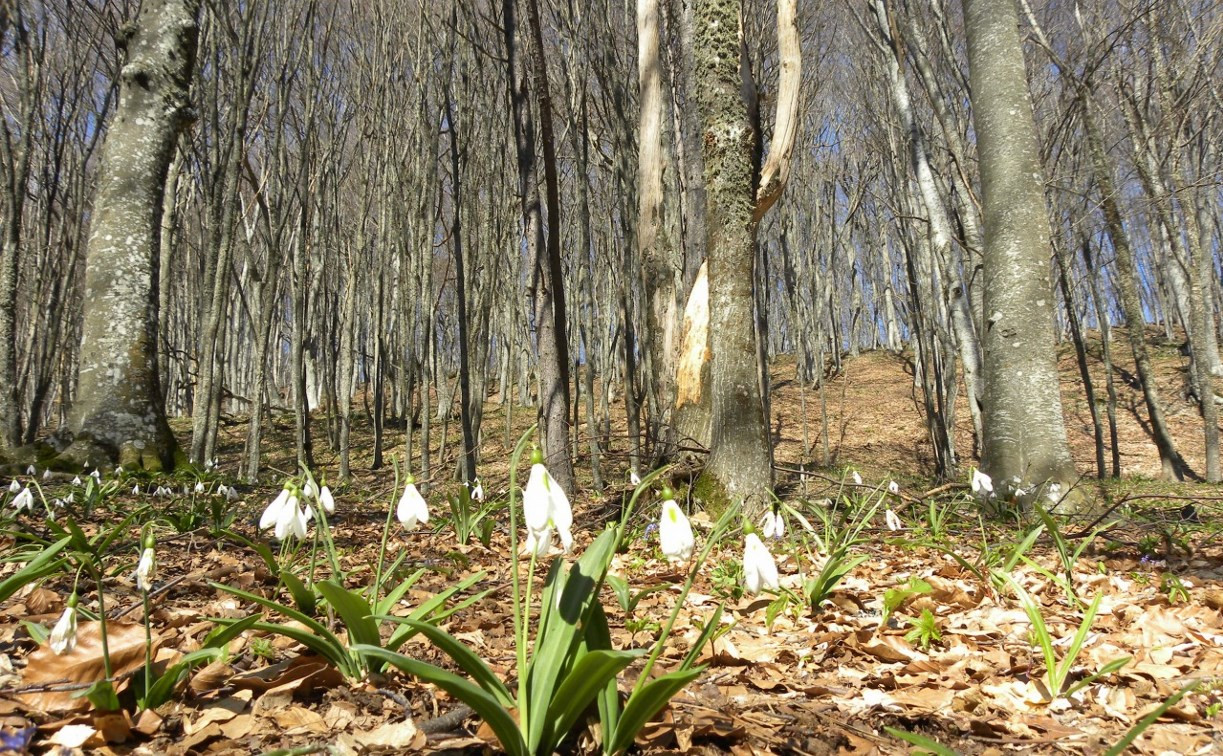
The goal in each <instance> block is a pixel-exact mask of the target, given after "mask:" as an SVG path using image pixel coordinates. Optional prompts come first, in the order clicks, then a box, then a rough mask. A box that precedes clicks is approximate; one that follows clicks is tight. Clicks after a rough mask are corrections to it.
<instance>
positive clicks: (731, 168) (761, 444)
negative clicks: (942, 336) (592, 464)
mask: <svg viewBox="0 0 1223 756" xmlns="http://www.w3.org/2000/svg"><path fill="white" fill-rule="evenodd" d="M742 11H743V7H742V2H741V0H703V1H702V2H699V3H698V4H697V6H696V23H695V27H696V36H697V40H696V50H697V60H696V80H697V88H698V95H697V100H698V107H699V110H700V113H701V116H702V123H703V128H704V137H703V144H704V150H703V153H704V157H705V191H706V208H707V216H706V223H707V226H708V228H707V236H706V240H707V241H706V243H707V249H708V252H707V254H708V258H709V314H710V317H709V343H710V346H711V351H712V358H713V366H712V371H711V378H712V380H711V385H710V388H711V394H712V396H711V399H712V409H713V418H712V424H713V428H712V437H711V442H712V449H711V452H710V456H709V460H708V461H707V463H706V465H705V470H704V472H703V473H702V476H701V480H700V481H698V491H697V495H698V496H699V497H701V498H703V499H704V500H705V502H706V503H708V504H711V505H714V506H718V505H720V504H722V503H724V501H725V500H735V499H744V500H749V499H750V500H752V501H753V502H759V501H763V499H764V497H765V496H766V495H767V494H766V491H768V490H769V489H770V488H771V487H772V482H773V478H772V473H773V470H772V457H771V448H770V445H769V436H768V423H767V419H766V418H765V416H764V404H763V400H762V397H761V395H760V382H759V380H758V376H757V359H756V330H755V318H754V316H753V301H754V298H753V295H752V286H753V282H754V275H755V270H754V262H755V257H756V239H755V235H756V225H757V219H756V217H755V210H756V202H755V193H754V191H753V184H754V182H753V173H754V168H755V166H754V164H753V163H754V161H753V156H754V153H755V150H756V135H755V132H754V130H753V129H752V122H751V119H750V116H749V114H748V109H747V105H746V103H745V102H744V100H743V98H742V95H741V93H740V86H741V82H742V79H741V73H740V15H741V13H742ZM701 488H704V489H705V490H701Z"/></svg>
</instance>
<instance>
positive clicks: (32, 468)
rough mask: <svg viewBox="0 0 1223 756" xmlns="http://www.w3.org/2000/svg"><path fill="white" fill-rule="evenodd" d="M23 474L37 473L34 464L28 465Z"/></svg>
mask: <svg viewBox="0 0 1223 756" xmlns="http://www.w3.org/2000/svg"><path fill="white" fill-rule="evenodd" d="M25 474H26V475H37V474H38V468H36V467H34V465H30V466H29V467H27V468H26V469H25Z"/></svg>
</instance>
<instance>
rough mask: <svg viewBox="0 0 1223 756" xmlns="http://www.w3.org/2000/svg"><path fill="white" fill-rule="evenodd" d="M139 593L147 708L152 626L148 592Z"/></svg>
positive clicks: (151, 654) (146, 703) (151, 660)
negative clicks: (142, 612)
mask: <svg viewBox="0 0 1223 756" xmlns="http://www.w3.org/2000/svg"><path fill="white" fill-rule="evenodd" d="M140 593H141V598H142V599H143V601H144V700H145V706H148V700H149V688H151V687H152V685H153V626H152V623H151V620H150V619H149V592H148V591H141V592H140ZM107 674H108V675H109V673H107Z"/></svg>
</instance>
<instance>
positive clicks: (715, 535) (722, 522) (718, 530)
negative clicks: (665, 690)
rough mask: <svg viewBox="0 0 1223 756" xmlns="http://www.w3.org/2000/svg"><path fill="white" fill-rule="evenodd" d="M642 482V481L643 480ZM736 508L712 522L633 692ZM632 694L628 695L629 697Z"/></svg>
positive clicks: (647, 676)
mask: <svg viewBox="0 0 1223 756" xmlns="http://www.w3.org/2000/svg"><path fill="white" fill-rule="evenodd" d="M643 482H644V481H643ZM737 510H738V507H737V506H732V507H730V508H728V509H727V510H726V511H725V512H723V513H722V516H721V517H720V518H719V519H718V521H717V523H715V524H714V526H713V530H712V531H710V533H709V538H708V539H706V541H705V546H704V547H703V548H702V549H701V553H700V556H698V557H697V559H696V562H695V563H694V564H693V565H692V569H690V570H688V579H687V580H685V581H684V589H683V590H682V591H680V594H679V599H678V600H677V601H676V602H675V606H674V607H672V608H671V616H670V617H668V618H667V624H666V626H664V627H663V629H662V632H661V633H659V635H658V639H659V640H658V642H657V643H655V644H654V650H653V651H651V652H650V656H649V658H648V659H646V662H645V667H644V668H643V669H642V670H641V675H640V676H638V678H637V683H636V684H635V685H634V686H633V694H632V695H635V694H636V693H637V691H639V690H641V688H642V687H643V686H644V685H645V684H646V683H648V682H649V681H650V672H651V671H652V670H653V669H654V662H656V661H658V657H659V656H660V655H661V654H662V649H663V646H665V645H666V643H664V641H665V639H667V638H669V637H670V636H671V628H672V627H674V626H675V620H676V619H678V618H679V610H680V609H682V608H683V606H684V601H685V600H686V599H687V598H688V592H689V591H691V590H692V584H693V583H694V582H696V576H697V575H698V574H700V572H701V567H702V565H704V564H705V560H706V559H708V558H709V552H711V551H713V547H714V544H716V543H717V542H718V541H719V540H721V538H722V536H723V534H725V533H726V530H727V528H729V527H730V522H731V519H732V518H733V517H734V515H735V512H736V511H737ZM632 695H630V696H629V697H630V698H631V697H632Z"/></svg>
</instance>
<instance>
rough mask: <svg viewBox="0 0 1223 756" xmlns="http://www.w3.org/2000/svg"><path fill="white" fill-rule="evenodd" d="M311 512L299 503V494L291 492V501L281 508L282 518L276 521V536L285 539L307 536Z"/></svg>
mask: <svg viewBox="0 0 1223 756" xmlns="http://www.w3.org/2000/svg"><path fill="white" fill-rule="evenodd" d="M310 515H311V512H310V510H309V509H306V510H305V511H304V512H303V511H302V508H301V507H300V506H299V505H298V499H297V494H290V495H289V501H288V502H287V503H286V504H285V505H284V508H283V509H281V512H280V519H278V520H277V521H276V530H275V534H276V538H277V539H279V540H281V541H283V540H284V539H286V538H288V537H289V536H296V537H297V538H305V537H306V523H308V522H310Z"/></svg>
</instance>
